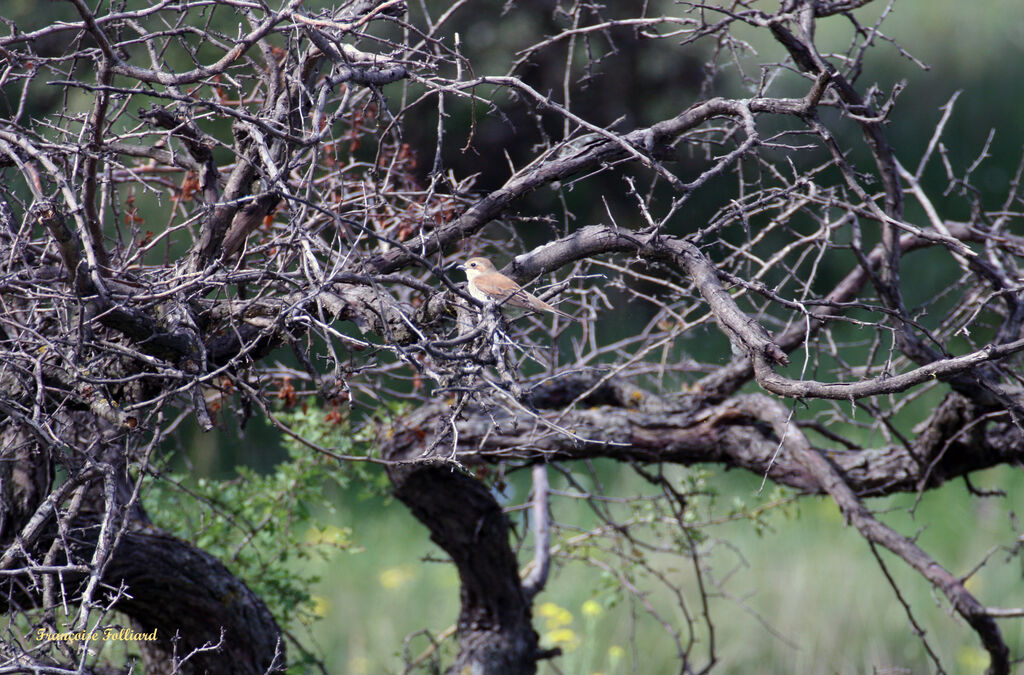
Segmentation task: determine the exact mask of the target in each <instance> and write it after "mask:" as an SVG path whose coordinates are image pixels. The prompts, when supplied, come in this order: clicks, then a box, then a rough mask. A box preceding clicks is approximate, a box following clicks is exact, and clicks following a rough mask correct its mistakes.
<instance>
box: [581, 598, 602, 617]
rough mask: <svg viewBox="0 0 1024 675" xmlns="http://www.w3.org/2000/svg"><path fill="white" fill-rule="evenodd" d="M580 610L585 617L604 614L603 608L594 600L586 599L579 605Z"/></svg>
mask: <svg viewBox="0 0 1024 675" xmlns="http://www.w3.org/2000/svg"><path fill="white" fill-rule="evenodd" d="M580 610H581V611H582V612H583V616H587V617H596V616H601V615H602V614H604V608H603V607H601V604H600V603H598V602H597V601H596V600H587V601H586V602H584V603H583V606H582V607H580Z"/></svg>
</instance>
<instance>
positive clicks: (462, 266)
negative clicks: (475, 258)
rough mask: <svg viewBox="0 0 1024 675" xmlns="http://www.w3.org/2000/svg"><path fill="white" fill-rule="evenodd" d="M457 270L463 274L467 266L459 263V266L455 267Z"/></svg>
mask: <svg viewBox="0 0 1024 675" xmlns="http://www.w3.org/2000/svg"><path fill="white" fill-rule="evenodd" d="M455 269H457V270H462V271H463V272H465V271H466V266H465V265H463V264H462V263H458V264H457V265H455Z"/></svg>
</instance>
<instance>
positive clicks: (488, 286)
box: [473, 274, 530, 302]
mask: <svg viewBox="0 0 1024 675" xmlns="http://www.w3.org/2000/svg"><path fill="white" fill-rule="evenodd" d="M473 283H475V284H476V287H477V288H478V289H480V290H481V291H483V292H484V293H486V294H487V295H490V296H492V297H494V299H495V302H503V301H506V300H510V301H513V302H514V301H515V300H526V299H527V298H528V297H529V295H530V294H529V293H527V292H526V291H524V290H523V289H522V288H520V287H519V285H518V284H517V283H515V282H514V281H512V280H511V279H508V278H505V279H502V278H498V277H495V276H493V275H490V274H481V275H480V276H478V277H477V278H476V280H475V281H474V282H473Z"/></svg>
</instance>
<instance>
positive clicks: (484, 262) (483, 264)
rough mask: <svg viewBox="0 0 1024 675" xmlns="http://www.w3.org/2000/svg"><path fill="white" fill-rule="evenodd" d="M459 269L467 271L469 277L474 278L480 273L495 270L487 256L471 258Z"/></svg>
mask: <svg viewBox="0 0 1024 675" xmlns="http://www.w3.org/2000/svg"><path fill="white" fill-rule="evenodd" d="M459 269H460V270H462V271H464V272H465V273H466V278H467V279H474V278H476V277H477V276H478V275H480V274H489V273H491V272H495V271H497V270H495V268H494V265H493V264H492V263H491V261H490V260H488V259H487V258H470V259H469V260H467V261H466V262H465V263H463V264H462V265H459Z"/></svg>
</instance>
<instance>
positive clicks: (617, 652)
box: [608, 645, 626, 665]
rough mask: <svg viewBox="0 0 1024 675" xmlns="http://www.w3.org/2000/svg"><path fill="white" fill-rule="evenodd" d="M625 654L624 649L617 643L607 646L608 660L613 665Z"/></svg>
mask: <svg viewBox="0 0 1024 675" xmlns="http://www.w3.org/2000/svg"><path fill="white" fill-rule="evenodd" d="M625 655H626V650H625V649H623V648H622V647H620V646H619V645H612V646H611V647H609V648H608V660H609V661H611V662H612V664H613V665H614V664H615V663H618V662H619V661H621V660H622V657H623V656H625Z"/></svg>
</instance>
